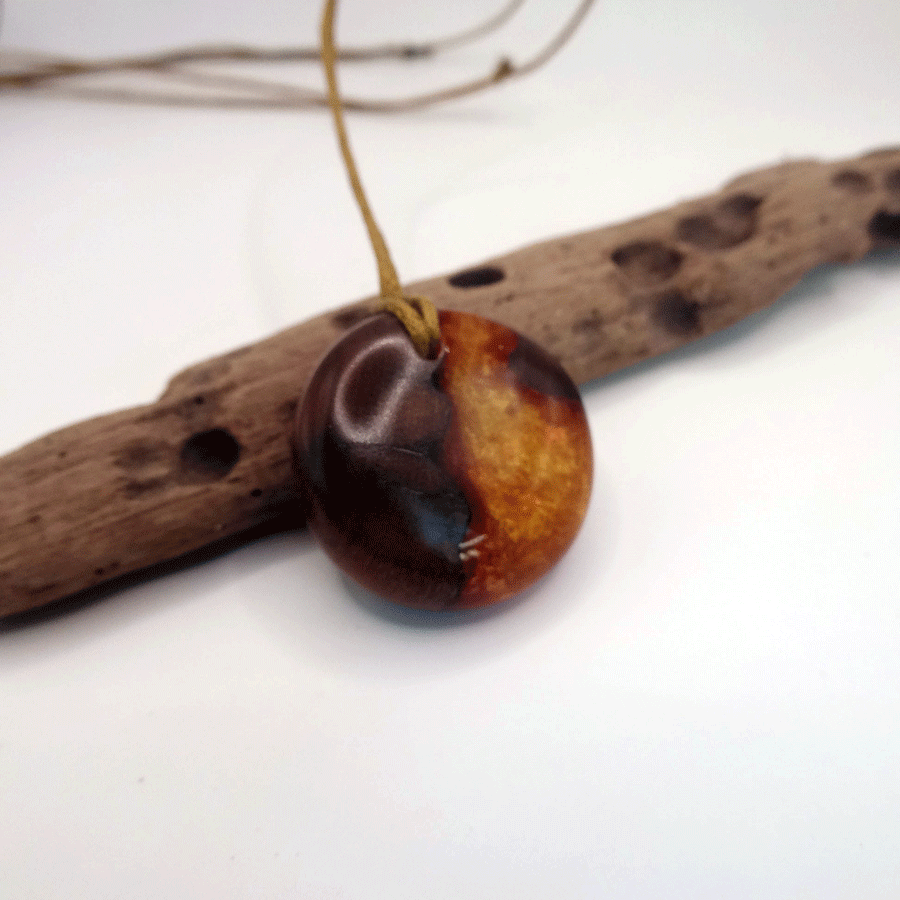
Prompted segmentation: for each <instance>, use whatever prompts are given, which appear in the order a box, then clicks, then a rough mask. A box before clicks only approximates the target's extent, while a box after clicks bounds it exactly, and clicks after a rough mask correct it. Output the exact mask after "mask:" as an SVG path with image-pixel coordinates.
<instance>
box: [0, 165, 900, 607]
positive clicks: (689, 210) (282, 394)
mask: <svg viewBox="0 0 900 900" xmlns="http://www.w3.org/2000/svg"><path fill="white" fill-rule="evenodd" d="M881 246H898V247H900V148H891V149H886V150H881V151H876V152H873V153H868V154H865V155H864V156H861V157H858V158H856V159H850V160H841V161H838V162H832V163H823V162H818V161H815V160H803V161H796V162H787V163H783V164H780V165H776V166H772V167H771V168H767V169H762V170H759V171H756V172H751V173H749V174H747V175H743V176H741V177H739V178H737V179H735V180H733V181H732V182H730V183H729V184H728V185H726V186H725V187H724V188H723V189H722V190H721V191H719V192H717V193H715V194H711V195H709V196H707V197H703V198H699V199H696V200H690V201H687V202H684V203H681V204H678V205H677V206H674V207H672V208H670V209H667V210H663V211H661V212H658V213H654V214H652V215H649V216H645V217H643V218H640V219H636V220H634V221H630V222H625V223H622V224H618V225H612V226H609V227H606V228H600V229H597V230H595V231H589V232H585V233H582V234H576V235H571V236H568V237H561V238H556V239H554V240H549V241H546V242H543V243H540V244H536V245H534V246H531V247H526V248H524V249H522V250H518V251H516V252H514V253H510V254H508V255H506V256H499V257H496V258H494V259H491V260H489V261H487V262H485V263H483V264H482V265H480V266H477V267H474V268H472V269H469V270H467V271H465V272H461V273H455V274H453V275H450V276H441V277H438V278H433V279H429V280H427V281H421V282H417V283H415V284H411V285H409V286H408V288H409V293H411V294H425V295H427V296H429V297H431V299H432V300H433V301H434V302H435V303H436V304H437V305H438V306H439V307H446V308H450V309H459V310H464V311H468V312H474V313H478V314H480V315H483V316H486V317H488V318H492V319H496V320H497V321H500V322H503V323H505V324H506V325H509V326H510V327H512V328H514V329H516V330H518V331H520V332H522V333H523V334H525V335H527V336H529V337H531V338H532V339H534V340H536V341H538V342H539V343H541V344H542V345H543V346H544V347H546V348H547V349H548V350H549V351H550V352H551V353H553V354H555V355H556V356H557V357H559V359H560V360H561V361H562V362H563V364H564V365H565V367H566V368H567V369H568V371H569V372H570V374H571V375H572V377H573V378H574V379H575V380H576V381H577V382H579V383H584V382H586V381H590V380H592V379H595V378H599V377H602V376H604V375H607V374H609V373H611V372H614V371H616V370H618V369H622V368H624V367H626V366H629V365H631V364H633V363H636V362H639V361H641V360H644V359H647V358H649V357H652V356H656V355H658V354H661V353H665V352H666V351H668V350H671V349H673V348H675V347H678V346H681V345H682V344H685V343H687V342H689V341H692V340H695V339H697V338H700V337H703V336H704V335H707V334H710V333H712V332H714V331H718V330H720V329H723V328H726V327H728V326H729V325H731V324H733V323H734V322H737V321H738V320H740V319H743V318H745V317H746V316H749V315H751V314H752V313H755V312H757V311H759V310H761V309H763V308H765V307H767V306H769V305H771V304H772V303H774V302H775V301H776V300H777V299H778V298H779V297H780V296H781V295H782V294H784V293H785V292H786V291H787V290H788V289H789V288H791V287H792V286H793V285H795V284H796V283H797V282H798V281H799V280H800V279H801V278H802V277H803V275H804V274H806V273H807V272H809V271H810V270H812V269H814V268H815V267H817V266H819V265H822V264H824V263H835V262H839V263H840V262H852V261H854V260H858V259H860V258H861V257H863V256H865V255H866V254H867V253H868V252H869V251H871V250H872V249H874V248H876V247H881ZM370 309H371V301H368V300H367V301H360V302H359V303H355V304H352V305H349V306H346V307H343V308H341V309H339V310H336V311H334V312H330V313H327V314H325V315H322V316H319V317H317V318H315V319H311V320H309V321H307V322H303V323H302V324H300V325H296V326H294V327H293V328H289V329H287V330H286V331H283V332H281V333H279V334H276V335H274V336H273V337H270V338H268V339H266V340H264V341H261V342H259V343H257V344H254V345H252V346H248V347H245V348H243V349H240V350H236V351H234V352H232V353H227V354H225V355H224V356H220V357H217V358H215V359H211V360H209V361H207V362H203V363H200V364H198V365H195V366H192V367H191V368H189V369H187V370H185V371H184V372H181V373H180V374H178V375H176V376H175V377H174V378H173V379H172V381H171V382H170V384H169V386H168V387H167V388H166V390H165V392H164V393H163V395H162V396H161V397H160V399H159V400H158V401H157V402H155V403H152V404H150V405H147V406H139V407H135V408H133V409H128V410H124V411H122V412H117V413H112V414H111V415H107V416H102V417H100V418H96V419H91V420H89V421H87V422H81V423H79V424H76V425H72V426H70V427H68V428H64V429H62V430H60V431H56V432H54V433H52V434H49V435H47V436H45V437H42V438H40V439H38V440H36V441H34V442H33V443H30V444H28V445H26V446H25V447H22V448H21V449H19V450H17V451H15V452H13V453H10V454H8V455H7V456H5V457H3V458H0V496H2V497H3V504H2V507H0V616H3V615H8V614H11V613H16V612H22V611H25V610H28V609H31V608H34V607H37V606H41V605H43V604H46V603H49V602H51V601H54V600H58V599H60V598H62V597H66V596H69V595H72V594H74V593H76V592H79V591H83V590H85V589H88V588H91V587H93V586H95V585H98V584H102V583H103V582H106V581H108V580H109V579H112V578H117V577H119V576H122V575H124V574H126V573H129V572H135V571H138V570H141V569H144V568H146V567H148V566H152V565H154V564H157V563H160V562H163V561H165V560H170V559H173V558H175V557H178V556H181V555H182V554H185V553H188V552H190V551H193V550H196V549H198V548H201V547H204V546H207V545H210V544H214V543H215V542H217V541H219V540H221V539H222V538H225V537H229V536H232V535H239V534H241V533H244V532H246V531H248V530H249V529H251V528H254V527H256V526H260V525H261V524H263V523H265V522H266V521H267V520H271V519H273V518H275V517H277V516H279V515H283V513H284V511H285V509H286V508H287V509H289V508H290V507H291V504H292V503H294V504H295V503H296V498H297V487H296V484H295V481H294V476H293V472H292V466H291V446H290V429H291V423H292V420H293V416H294V411H295V408H296V404H297V402H298V400H299V398H300V397H301V396H302V394H303V390H304V387H305V385H306V382H307V380H308V378H309V376H310V374H311V372H312V369H313V367H314V366H315V365H316V363H317V361H318V360H319V359H320V357H321V356H322V355H323V353H324V352H325V350H326V349H327V348H328V346H329V345H330V344H331V343H332V342H333V341H335V340H336V339H337V338H339V337H340V335H341V334H342V333H343V332H344V331H345V330H346V329H347V328H348V327H349V326H351V325H352V324H353V323H355V322H356V321H358V320H359V319H360V317H362V316H364V315H366V314H367V312H368V311H369V310H370Z"/></svg>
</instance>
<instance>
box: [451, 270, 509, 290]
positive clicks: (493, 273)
mask: <svg viewBox="0 0 900 900" xmlns="http://www.w3.org/2000/svg"><path fill="white" fill-rule="evenodd" d="M504 278H506V274H505V273H504V271H503V269H498V268H497V266H479V267H478V268H477V269H466V271H465V272H457V273H456V274H455V275H451V276H450V277H449V278H448V279H447V280H448V281H449V282H450V284H452V285H453V287H458V288H474V287H485V286H486V285H488V284H496V283H497V282H498V281H503V279H504Z"/></svg>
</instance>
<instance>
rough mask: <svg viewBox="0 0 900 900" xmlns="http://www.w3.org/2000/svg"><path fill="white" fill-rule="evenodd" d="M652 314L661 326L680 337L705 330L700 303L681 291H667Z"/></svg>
mask: <svg viewBox="0 0 900 900" xmlns="http://www.w3.org/2000/svg"><path fill="white" fill-rule="evenodd" d="M652 315H653V319H654V321H655V322H656V323H657V324H658V325H659V326H661V327H662V328H664V329H665V330H666V331H668V332H670V333H671V334H674V335H678V336H679V337H690V336H692V335H697V334H700V332H701V331H702V330H703V328H702V323H701V321H700V304H699V303H698V302H697V301H696V300H691V299H690V297H686V296H685V295H684V294H683V293H682V292H681V291H677V290H673V291H666V292H665V293H664V294H662V295H661V296H660V297H658V298H657V300H656V303H655V305H654V307H653V312H652Z"/></svg>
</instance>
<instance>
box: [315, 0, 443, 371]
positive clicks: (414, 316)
mask: <svg viewBox="0 0 900 900" xmlns="http://www.w3.org/2000/svg"><path fill="white" fill-rule="evenodd" d="M336 6H337V0H325V9H324V12H323V14H322V65H323V66H324V68H325V80H326V82H327V84H328V105H329V106H330V107H331V115H332V117H333V119H334V130H335V132H336V133H337V139H338V145H339V146H340V148H341V156H343V158H344V166H345V167H346V170H347V177H348V178H349V180H350V187H351V188H352V190H353V196H354V197H355V198H356V202H357V205H358V206H359V211H360V212H361V213H362V217H363V221H364V222H365V223H366V229H367V230H368V232H369V241H370V242H371V244H372V249H373V250H374V251H375V259H376V260H377V262H378V280H379V282H380V286H381V305H382V309H384V310H386V311H387V312H389V313H392V314H393V315H394V316H396V317H397V319H399V321H400V323H401V324H402V325H403V327H404V328H405V329H406V331H407V332H408V334H409V337H410V340H412V342H413V344H414V345H415V347H416V350H417V351H418V353H419V355H420V356H423V357H425V358H429V357H432V356H434V355H435V354H436V353H437V352H438V350H439V349H440V345H441V331H440V326H439V324H438V317H437V310H436V309H435V308H434V304H433V303H432V302H431V301H430V300H428V299H427V298H426V297H404V296H403V289H402V288H401V286H400V279H399V278H398V277H397V270H396V269H395V268H394V263H393V262H392V261H391V255H390V252H389V251H388V248H387V244H386V243H385V240H384V237H383V236H382V234H381V230H380V229H379V228H378V223H377V222H376V221H375V216H374V215H373V213H372V209H371V207H370V206H369V201H368V200H367V199H366V194H365V191H364V190H363V186H362V181H361V180H360V177H359V172H358V171H357V168H356V162H355V161H354V159H353V153H352V151H351V150H350V140H349V138H348V137H347V129H346V127H345V126H344V113H343V108H342V104H341V97H340V93H339V91H338V84H337V74H336V72H335V66H336V61H337V50H336V49H335V43H334V12H335V7H336Z"/></svg>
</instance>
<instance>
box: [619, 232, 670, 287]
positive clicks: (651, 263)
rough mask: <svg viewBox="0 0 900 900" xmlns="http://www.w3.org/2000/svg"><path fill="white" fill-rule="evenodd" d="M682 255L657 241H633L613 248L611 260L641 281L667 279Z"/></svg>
mask: <svg viewBox="0 0 900 900" xmlns="http://www.w3.org/2000/svg"><path fill="white" fill-rule="evenodd" d="M683 259H684V257H683V256H682V254H681V253H680V252H679V251H678V250H675V249H673V248H671V247H666V246H665V244H661V243H659V242H658V241H634V242H632V243H630V244H625V245H624V246H622V247H619V248H618V249H617V250H614V251H613V253H612V261H613V262H614V263H615V264H616V265H617V266H618V267H619V268H620V269H621V270H622V271H623V272H624V273H625V274H626V275H628V276H630V277H631V278H636V279H639V280H642V281H667V280H668V279H669V278H671V277H672V276H673V275H675V273H676V272H677V271H678V270H679V269H680V268H681V263H682V260H683Z"/></svg>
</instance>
